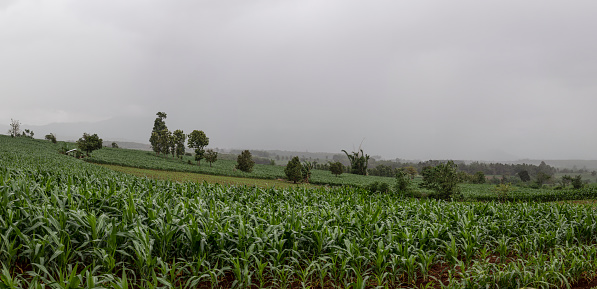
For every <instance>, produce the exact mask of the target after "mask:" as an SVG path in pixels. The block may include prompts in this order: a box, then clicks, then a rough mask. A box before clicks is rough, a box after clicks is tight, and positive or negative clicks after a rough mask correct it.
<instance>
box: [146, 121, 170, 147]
mask: <svg viewBox="0 0 597 289" xmlns="http://www.w3.org/2000/svg"><path fill="white" fill-rule="evenodd" d="M156 115H157V117H156V119H155V120H154V122H153V129H152V130H151V137H149V143H150V144H151V148H152V149H153V151H154V152H155V153H156V155H159V154H160V153H164V154H167V153H168V150H169V145H168V141H169V136H168V127H167V126H166V121H164V120H165V119H166V117H167V115H166V113H165V112H158V113H156Z"/></svg>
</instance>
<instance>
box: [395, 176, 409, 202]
mask: <svg viewBox="0 0 597 289" xmlns="http://www.w3.org/2000/svg"><path fill="white" fill-rule="evenodd" d="M411 183H412V180H411V178H410V174H409V173H408V171H406V170H398V171H397V172H396V184H395V185H394V191H396V193H397V194H399V195H402V196H411V192H412V188H411Z"/></svg>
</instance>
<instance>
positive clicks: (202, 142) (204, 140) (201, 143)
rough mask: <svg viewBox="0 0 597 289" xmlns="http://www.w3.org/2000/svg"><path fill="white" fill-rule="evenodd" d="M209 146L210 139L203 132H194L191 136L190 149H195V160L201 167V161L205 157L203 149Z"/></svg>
mask: <svg viewBox="0 0 597 289" xmlns="http://www.w3.org/2000/svg"><path fill="white" fill-rule="evenodd" d="M208 144H209V138H208V137H207V136H206V135H205V133H204V132H203V131H202V130H194V131H193V132H191V133H190V134H189V143H188V145H189V147H190V148H194V149H195V160H196V161H197V165H200V164H201V163H200V161H201V160H202V159H203V158H204V156H205V150H204V149H203V148H204V147H206V146H207V145H208Z"/></svg>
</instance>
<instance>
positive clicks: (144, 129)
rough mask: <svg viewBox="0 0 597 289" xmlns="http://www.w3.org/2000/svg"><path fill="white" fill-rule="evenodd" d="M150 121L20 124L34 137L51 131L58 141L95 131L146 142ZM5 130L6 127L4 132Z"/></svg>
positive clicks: (117, 138) (122, 119) (111, 137)
mask: <svg viewBox="0 0 597 289" xmlns="http://www.w3.org/2000/svg"><path fill="white" fill-rule="evenodd" d="M152 123H153V120H151V119H150V120H147V119H144V118H126V117H119V118H112V119H108V120H104V121H99V122H77V123H51V124H47V125H39V126H35V125H26V124H21V128H22V129H25V128H28V129H31V130H33V132H35V138H44V136H45V135H47V134H49V133H53V134H54V135H55V136H56V138H57V139H58V140H59V141H76V140H78V139H79V138H80V137H81V136H82V135H83V133H91V134H94V133H96V134H98V135H99V137H100V138H102V139H104V140H108V139H109V140H113V141H117V142H118V141H121V142H137V143H145V144H148V143H149V137H148V136H149V135H150V134H151V128H152V127H151V124H152ZM1 128H2V127H0V129H1ZM6 131H8V128H7V129H6V130H5V131H4V133H6ZM110 143H111V142H110Z"/></svg>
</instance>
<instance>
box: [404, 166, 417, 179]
mask: <svg viewBox="0 0 597 289" xmlns="http://www.w3.org/2000/svg"><path fill="white" fill-rule="evenodd" d="M404 170H405V171H406V173H407V174H408V175H409V176H410V179H411V180H412V179H414V178H415V176H416V175H417V169H416V168H415V167H413V166H408V167H405V168H404Z"/></svg>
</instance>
